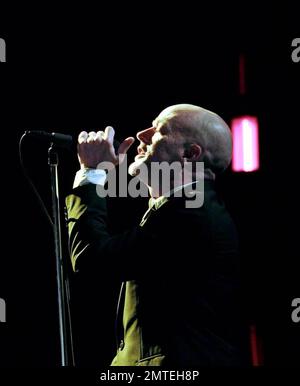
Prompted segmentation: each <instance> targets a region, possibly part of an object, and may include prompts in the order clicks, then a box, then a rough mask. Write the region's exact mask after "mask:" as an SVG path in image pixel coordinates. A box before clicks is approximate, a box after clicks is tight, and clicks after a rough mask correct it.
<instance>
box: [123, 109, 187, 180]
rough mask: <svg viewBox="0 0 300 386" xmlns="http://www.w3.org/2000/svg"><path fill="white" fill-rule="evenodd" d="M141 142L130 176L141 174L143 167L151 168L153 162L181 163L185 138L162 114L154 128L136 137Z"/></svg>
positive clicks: (155, 122)
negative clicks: (140, 168) (140, 170)
mask: <svg viewBox="0 0 300 386" xmlns="http://www.w3.org/2000/svg"><path fill="white" fill-rule="evenodd" d="M136 137H137V139H138V140H139V141H140V143H139V146H138V148H137V153H138V154H137V155H136V156H135V159H134V162H133V163H132V164H131V165H130V166H129V174H131V175H132V176H135V175H137V174H139V167H140V166H141V165H145V166H147V169H148V171H149V168H150V167H151V164H152V163H153V162H162V161H165V162H168V163H171V162H174V161H181V160H182V155H183V138H182V137H181V136H180V135H179V133H177V132H175V131H174V130H172V129H171V119H170V118H168V117H166V116H164V115H163V114H160V115H159V116H158V118H156V119H155V120H154V121H153V122H152V126H151V127H149V128H148V129H146V130H143V131H140V132H138V133H137V135H136Z"/></svg>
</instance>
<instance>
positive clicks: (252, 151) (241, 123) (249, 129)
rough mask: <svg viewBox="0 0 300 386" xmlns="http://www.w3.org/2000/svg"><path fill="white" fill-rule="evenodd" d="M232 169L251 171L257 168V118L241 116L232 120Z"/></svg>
mask: <svg viewBox="0 0 300 386" xmlns="http://www.w3.org/2000/svg"><path fill="white" fill-rule="evenodd" d="M231 128H232V138H233V153H232V170H233V171H235V172H252V171H255V170H258V169H259V141H258V120H257V118H256V117H251V116H242V117H238V118H234V119H233V120H232V125H231Z"/></svg>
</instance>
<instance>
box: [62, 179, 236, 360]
mask: <svg viewBox="0 0 300 386" xmlns="http://www.w3.org/2000/svg"><path fill="white" fill-rule="evenodd" d="M185 204H186V197H182V198H175V197H170V198H168V199H165V200H164V203H163V205H161V207H160V208H159V209H157V210H151V211H150V212H149V214H150V215H149V217H148V218H147V221H145V222H144V224H143V226H137V227H136V228H134V229H132V230H130V231H127V232H124V233H122V234H119V235H110V234H109V233H108V230H107V210H106V200H105V199H104V198H100V197H98V195H97V194H96V187H95V185H85V186H82V187H79V188H76V189H75V190H74V191H73V194H71V195H69V196H68V197H67V199H66V205H67V210H68V227H69V237H70V250H71V258H72V264H73V268H74V270H79V271H80V270H89V269H92V270H94V271H95V270H98V271H99V275H103V274H105V275H112V276H114V277H116V276H117V277H118V278H119V280H120V282H121V281H123V282H125V283H124V285H123V289H122V291H121V295H120V305H121V307H120V308H122V309H120V311H119V313H120V315H119V318H123V331H121V336H120V347H119V349H118V351H117V354H116V357H115V358H114V360H113V362H112V365H117V366H118V365H120V366H122V365H146V366H147V365H163V366H214V367H215V366H239V365H241V364H242V363H243V361H242V357H243V356H242V355H241V351H240V347H239V346H240V342H241V341H240V339H241V335H240V331H241V328H240V327H241V319H240V313H239V305H240V299H239V262H238V256H239V255H238V243H237V235H236V229H235V226H234V224H233V222H232V220H231V218H230V216H229V214H228V212H227V211H226V209H225V207H224V205H223V203H222V202H221V201H220V199H219V198H218V196H217V193H216V191H215V188H214V183H213V182H212V181H205V195H204V204H203V206H202V207H201V208H192V209H191V208H186V205H185ZM119 333H120V332H119Z"/></svg>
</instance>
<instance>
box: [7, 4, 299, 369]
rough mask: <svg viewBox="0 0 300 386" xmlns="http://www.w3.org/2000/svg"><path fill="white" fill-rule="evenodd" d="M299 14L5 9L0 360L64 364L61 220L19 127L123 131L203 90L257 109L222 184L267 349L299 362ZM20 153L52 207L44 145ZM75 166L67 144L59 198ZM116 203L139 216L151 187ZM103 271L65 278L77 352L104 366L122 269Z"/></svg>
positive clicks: (277, 357) (245, 9) (249, 299)
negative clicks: (251, 162) (54, 219)
mask: <svg viewBox="0 0 300 386" xmlns="http://www.w3.org/2000/svg"><path fill="white" fill-rule="evenodd" d="M108 8H109V9H108ZM296 19H297V18H296V11H295V7H294V6H293V5H288V4H287V3H285V4H284V5H282V4H281V6H280V7H276V6H275V5H274V4H269V5H266V6H265V8H264V9H263V8H262V7H261V5H260V6H258V5H255V4H254V3H252V2H251V3H250V2H249V3H248V2H242V3H240V4H238V5H232V6H231V7H229V6H228V4H226V5H223V6H220V5H219V4H217V3H212V4H211V5H210V6H207V5H206V6H204V5H203V3H200V4H196V3H184V4H180V3H179V4H178V5H175V4H172V5H171V4H170V5H169V6H166V7H164V9H163V8H162V6H161V5H160V4H156V3H151V4H150V3H146V4H143V5H133V4H132V5H130V4H126V5H123V6H120V5H117V4H111V6H110V7H104V6H101V7H99V6H98V7H97V8H96V7H95V8H94V9H93V8H88V7H85V8H84V9H83V8H82V7H81V6H76V7H75V6H72V7H71V6H70V7H69V8H68V9H62V7H58V8H55V9H54V7H53V8H47V7H44V6H43V8H42V7H40V8H38V7H37V6H35V7H33V8H32V9H30V8H28V6H26V9H25V7H24V9H22V8H21V7H20V6H18V8H17V9H15V10H13V11H10V12H6V11H5V12H1V19H0V21H1V23H0V37H2V38H4V39H5V40H6V44H7V63H5V64H1V68H0V98H1V100H0V102H1V105H0V113H1V118H0V126H1V160H2V162H1V193H2V195H1V196H2V197H1V198H2V200H1V203H2V216H1V223H2V224H1V226H2V232H1V233H2V243H1V246H2V248H1V258H0V269H1V270H0V279H1V281H0V297H1V298H3V299H5V300H6V303H7V323H1V324H0V328H1V330H0V332H1V346H0V350H1V351H0V354H1V355H2V357H1V363H0V367H26V368H27V367H28V368H32V367H50V368H53V367H57V366H59V340H58V320H57V304H56V287H55V285H56V282H55V259H54V253H53V240H52V233H51V229H50V227H49V225H48V223H47V221H46V220H45V217H44V216H43V214H42V212H41V210H40V208H39V206H38V204H37V200H36V198H35V197H34V196H33V194H32V192H31V191H30V189H29V186H28V184H27V182H26V180H25V179H24V177H23V175H22V172H21V168H20V164H19V161H18V141H19V139H20V136H21V135H22V133H23V132H24V130H26V129H44V130H49V131H57V132H63V133H68V134H72V135H75V136H76V135H77V134H78V133H79V131H80V130H82V129H86V128H100V129H102V128H104V127H105V126H106V125H108V124H109V125H112V126H114V127H115V129H116V132H117V136H118V138H120V139H122V138H124V137H126V136H128V135H134V134H135V133H136V132H137V131H138V130H141V129H144V128H147V127H148V126H149V124H150V123H151V121H152V120H153V119H154V118H155V116H156V115H157V114H158V113H159V112H160V111H161V110H162V109H164V108H165V107H167V106H169V105H172V104H175V103H194V104H197V105H201V106H203V107H206V108H208V109H210V110H213V111H216V112H217V113H219V114H220V115H221V116H222V117H223V118H224V119H225V120H226V121H227V122H230V120H231V119H232V118H233V117H234V116H236V115H237V114H240V113H248V114H256V115H257V116H258V118H259V122H260V151H261V154H260V155H261V168H260V170H259V172H256V173H251V174H245V175H243V174H233V173H232V172H231V171H230V170H229V171H227V172H226V173H225V175H224V176H222V178H221V179H220V181H219V184H220V188H221V189H222V191H223V194H224V198H225V199H226V203H227V206H228V207H229V209H230V211H231V213H232V215H233V217H234V219H235V221H236V222H237V225H238V227H239V231H240V235H241V247H242V252H243V270H244V282H245V287H246V295H245V305H246V308H247V310H248V320H249V325H250V324H252V323H254V324H255V325H256V326H257V329H258V333H259V336H260V337H261V340H262V343H263V352H264V363H265V365H266V366H268V367H289V366H297V365H298V366H299V363H300V351H299V346H300V344H299V343H300V339H299V335H300V334H299V324H295V323H293V322H292V320H291V311H292V308H291V302H292V300H293V299H294V298H296V297H299V277H298V276H299V273H298V272H299V264H298V259H299V257H298V255H299V253H297V251H298V232H297V229H298V225H297V224H298V215H299V207H298V202H299V200H298V153H299V151H298V137H299V135H298V131H299V128H300V127H299V126H300V124H299V87H300V76H299V75H300V64H299V63H293V62H292V60H291V52H292V48H291V42H292V40H293V39H294V38H295V37H299V30H297V20H296ZM241 53H243V54H245V57H246V79H247V93H246V95H245V96H243V97H241V96H240V95H239V92H238V91H239V89H238V57H239V54H241ZM133 154H134V149H133V150H131V151H130V155H131V156H132V155H133ZM24 159H25V163H26V165H27V167H28V169H29V171H30V175H31V176H32V178H33V180H34V181H35V183H36V185H37V187H38V189H39V191H40V192H41V195H42V196H43V198H44V200H45V202H46V205H47V207H48V208H49V210H50V209H51V204H50V191H49V190H50V188H49V183H50V182H49V172H48V166H47V146H46V145H44V144H40V143H37V142H35V141H32V140H26V142H25V145H24ZM77 166H78V165H77V161H76V154H75V153H74V152H73V153H72V152H69V151H63V152H62V154H61V156H60V177H61V180H60V186H61V196H62V197H63V196H64V195H65V194H66V193H67V192H68V191H69V189H70V188H71V185H72V181H73V177H74V173H75V171H76V170H77ZM109 205H110V206H109V207H110V212H111V227H112V230H113V231H120V230H122V229H124V228H126V227H128V226H130V225H133V224H135V223H136V222H137V221H138V219H139V218H140V217H141V215H142V214H143V212H144V210H145V208H146V205H147V202H145V201H144V200H142V199H126V200H125V199H115V200H110V203H109ZM120 212H121V215H120ZM65 236H66V235H65V230H64V237H65ZM124 258H126V257H124ZM95 274H96V277H97V280H96V284H95V281H94V280H93V279H92V278H81V279H78V280H77V279H76V280H75V279H74V277H72V280H71V281H72V283H71V284H72V295H73V296H72V299H73V301H72V306H73V314H74V328H75V332H76V334H75V335H76V339H75V340H76V342H75V343H76V344H75V349H76V358H77V364H78V366H81V367H96V366H99V367H101V366H106V365H107V364H108V363H109V362H110V360H111V358H112V355H113V353H114V349H115V348H114V336H113V323H114V311H115V306H116V299H117V293H118V283H116V282H114V280H113V278H108V277H107V276H106V275H103V274H102V273H95ZM92 283H93V284H92ZM2 342H4V344H3V343H2ZM2 365H3V366H2Z"/></svg>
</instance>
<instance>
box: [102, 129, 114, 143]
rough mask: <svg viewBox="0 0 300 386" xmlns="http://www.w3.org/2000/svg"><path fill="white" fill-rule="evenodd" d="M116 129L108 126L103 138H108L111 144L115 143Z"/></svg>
mask: <svg viewBox="0 0 300 386" xmlns="http://www.w3.org/2000/svg"><path fill="white" fill-rule="evenodd" d="M114 136H115V130H114V128H113V127H112V126H107V127H106V128H105V131H104V134H103V139H106V140H107V141H108V142H109V143H110V144H112V145H113V143H114Z"/></svg>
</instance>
